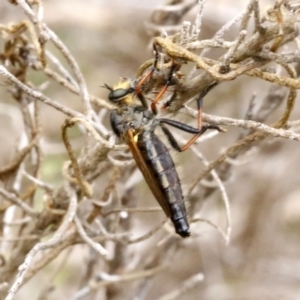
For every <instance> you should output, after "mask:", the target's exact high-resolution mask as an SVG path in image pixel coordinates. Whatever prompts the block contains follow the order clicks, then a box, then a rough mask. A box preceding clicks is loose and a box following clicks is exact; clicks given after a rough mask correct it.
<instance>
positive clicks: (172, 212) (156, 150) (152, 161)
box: [137, 130, 190, 237]
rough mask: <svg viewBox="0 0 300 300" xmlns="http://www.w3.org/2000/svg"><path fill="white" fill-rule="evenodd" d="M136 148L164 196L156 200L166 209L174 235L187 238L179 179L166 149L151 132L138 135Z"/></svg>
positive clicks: (187, 232)
mask: <svg viewBox="0 0 300 300" xmlns="http://www.w3.org/2000/svg"><path fill="white" fill-rule="evenodd" d="M137 147H138V148H139V150H140V152H141V155H142V157H143V159H144V161H145V163H146V165H147V166H148V168H149V169H150V170H151V173H152V174H153V176H154V178H155V181H156V183H157V186H158V188H159V189H160V191H161V192H162V194H163V196H164V199H157V200H158V202H159V203H161V202H164V203H163V204H164V205H162V207H163V208H164V207H165V208H166V207H167V209H165V208H164V211H165V213H166V214H167V216H169V217H170V218H171V220H172V222H173V224H174V227H175V231H176V233H178V234H179V235H180V236H182V237H187V236H189V235H190V230H189V224H188V221H187V217H186V209H185V205H184V199H183V195H182V190H181V185H180V179H179V177H178V174H177V171H176V169H175V166H174V162H173V159H172V157H171V155H170V153H169V151H168V149H167V148H166V146H165V145H164V144H163V143H162V142H161V141H160V140H159V138H158V137H157V136H156V135H155V134H154V132H153V131H151V130H149V131H142V132H141V133H140V134H138V141H137ZM165 202H166V203H165Z"/></svg>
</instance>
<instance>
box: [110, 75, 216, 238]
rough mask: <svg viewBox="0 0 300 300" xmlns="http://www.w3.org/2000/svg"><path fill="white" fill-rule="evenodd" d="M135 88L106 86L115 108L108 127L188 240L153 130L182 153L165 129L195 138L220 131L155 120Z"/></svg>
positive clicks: (174, 178)
mask: <svg viewBox="0 0 300 300" xmlns="http://www.w3.org/2000/svg"><path fill="white" fill-rule="evenodd" d="M136 84H138V83H137V82H134V81H130V80H124V81H122V82H121V83H119V84H118V85H117V86H115V87H114V88H111V87H109V86H107V85H105V87H106V88H107V89H109V90H110V93H109V96H108V98H109V100H110V101H111V102H113V103H114V104H116V105H117V108H116V109H114V110H112V112H111V114H110V122H111V127H112V129H113V131H114V133H115V134H116V135H117V136H118V137H119V138H121V139H122V140H123V141H124V142H125V143H127V145H128V146H129V148H130V150H131V152H132V155H133V158H134V160H135V161H136V164H137V166H138V167H139V169H140V171H141V172H142V174H143V176H144V178H145V180H146V182H147V184H148V186H149V188H150V190H151V191H152V193H153V195H154V197H155V198H156V200H157V201H158V203H159V204H160V206H161V207H162V209H163V210H164V212H165V214H166V215H167V216H168V217H169V218H170V219H171V221H172V222H173V224H174V227H175V231H176V233H177V234H179V235H180V236H181V237H188V236H190V229H189V223H188V220H187V214H186V208H185V204H184V198H183V193H182V189H181V184H180V179H179V177H178V174H177V171H176V169H175V165H174V162H173V159H172V157H171V155H170V153H169V151H168V149H167V147H166V146H165V145H164V144H163V142H162V141H161V140H160V139H159V138H158V136H157V135H156V134H155V130H156V128H157V127H160V128H161V129H162V132H163V133H164V134H165V136H166V137H167V139H168V141H169V143H170V144H171V146H172V147H173V148H174V149H175V150H177V151H183V150H185V149H182V148H181V147H180V146H179V144H178V143H177V141H176V140H175V138H174V136H173V135H172V133H171V132H170V131H169V129H168V128H167V127H166V125H169V126H172V127H175V128H177V129H180V130H183V131H185V132H188V133H191V134H194V135H197V136H200V135H201V134H202V133H204V132H205V131H206V130H207V129H217V130H219V131H221V129H220V128H219V127H217V126H214V125H206V126H203V127H202V128H201V129H200V130H199V129H196V128H193V127H191V126H188V125H186V124H183V123H180V122H178V121H175V120H171V119H166V118H158V117H156V116H155V114H154V113H153V112H152V111H151V110H150V109H148V107H147V104H146V101H145V98H143V96H142V95H141V93H139V94H138V95H137V94H136ZM141 97H142V98H141Z"/></svg>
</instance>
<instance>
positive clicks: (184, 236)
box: [176, 229, 191, 238]
mask: <svg viewBox="0 0 300 300" xmlns="http://www.w3.org/2000/svg"><path fill="white" fill-rule="evenodd" d="M176 233H177V234H179V235H180V236H181V237H182V238H187V237H189V236H191V232H190V230H189V229H188V230H185V231H177V232H176Z"/></svg>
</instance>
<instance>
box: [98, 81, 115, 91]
mask: <svg viewBox="0 0 300 300" xmlns="http://www.w3.org/2000/svg"><path fill="white" fill-rule="evenodd" d="M100 87H101V88H105V89H108V90H110V91H111V92H112V91H113V88H111V87H110V86H109V85H107V84H106V83H104V85H100Z"/></svg>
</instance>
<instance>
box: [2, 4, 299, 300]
mask: <svg viewBox="0 0 300 300" xmlns="http://www.w3.org/2000/svg"><path fill="white" fill-rule="evenodd" d="M8 2H10V4H7V5H8V6H9V9H10V10H13V11H16V12H23V13H24V15H25V16H26V18H25V20H22V21H21V19H22V18H20V19H19V20H15V19H16V18H18V17H16V18H13V19H12V20H8V21H7V22H6V23H3V24H0V39H1V42H0V45H1V47H2V48H1V52H0V75H1V76H0V78H1V84H2V85H1V90H3V91H1V93H2V94H1V95H2V99H3V100H1V108H2V109H1V111H2V114H3V116H6V118H8V119H9V121H8V122H7V123H6V122H5V119H4V120H3V121H2V120H1V124H2V128H3V130H2V131H3V134H2V135H0V139H1V141H2V144H3V148H4V149H10V150H9V153H6V154H5V153H4V152H3V153H2V154H1V155H2V158H1V168H0V176H1V185H0V197H1V198H0V209H1V210H0V216H1V238H0V242H1V245H0V247H1V248H0V298H1V299H6V300H10V299H13V298H14V299H66V298H70V299H74V300H75V299H78V300H79V299H160V300H167V299H168V300H170V299H278V298H280V299H282V297H281V296H282V295H287V299H297V295H298V294H297V292H299V287H298V286H297V282H299V278H298V274H297V273H298V272H297V269H298V268H297V266H296V264H297V263H298V260H299V251H298V249H299V237H300V236H299V233H298V230H296V231H297V232H296V233H295V228H299V216H300V207H299V204H298V203H297V202H299V194H300V190H299V183H300V177H299V172H298V169H299V159H298V152H299V151H298V150H297V147H298V143H297V142H299V141H300V133H298V131H299V130H298V129H299V124H300V121H299V120H300V118H299V116H300V109H299V108H297V105H296V99H297V98H296V97H297V89H299V88H300V80H299V78H298V72H299V62H300V55H299V54H300V39H299V35H298V26H299V25H298V21H299V20H300V13H299V12H300V4H299V2H298V1H284V0H278V1H275V2H274V3H272V5H271V6H269V7H267V8H265V2H263V3H262V2H260V1H259V0H249V1H248V2H247V3H246V4H245V7H244V9H242V10H241V11H239V12H238V14H237V15H236V17H233V18H231V19H227V21H226V22H225V23H222V22H223V20H216V19H215V17H214V15H213V14H212V11H209V10H208V11H207V13H206V6H208V7H209V1H208V0H207V1H206V2H207V3H206V2H205V1H201V0H200V1H188V0H186V1H184V0H177V1H166V2H167V3H166V4H165V5H162V6H160V7H157V8H155V7H153V8H152V10H153V11H152V13H151V15H150V17H148V20H147V21H146V22H145V23H144V24H143V25H141V27H142V26H145V28H146V29H147V32H148V34H149V35H151V36H152V37H153V40H151V39H150V37H146V35H145V34H143V38H144V42H141V45H142V46H141V49H139V51H137V49H135V46H134V45H135V44H134V42H133V43H132V46H131V45H130V41H129V40H128V41H127V40H126V34H125V31H126V30H125V29H122V28H119V29H118V30H119V31H121V32H123V34H124V36H125V37H124V39H123V40H121V39H120V40H119V41H118V42H119V44H120V48H122V47H124V48H125V47H128V49H129V50H130V52H131V53H133V54H132V55H133V57H134V58H135V59H136V60H139V58H140V57H139V55H141V54H138V53H137V52H140V51H141V52H144V53H146V54H145V57H144V58H143V59H146V57H148V58H151V51H148V50H149V49H148V48H147V46H146V45H145V41H146V42H148V43H149V44H151V43H152V42H154V43H155V44H156V45H157V47H158V48H159V49H160V53H161V54H163V55H164V57H168V58H172V60H173V61H175V62H176V63H177V64H178V65H179V66H180V70H178V72H177V75H178V78H177V81H176V84H175V85H173V86H171V88H170V89H169V91H168V92H167V93H166V97H165V100H164V101H162V102H165V101H167V100H169V99H170V97H172V104H171V105H170V106H169V107H168V109H167V110H160V113H161V114H165V115H166V116H168V117H171V118H174V119H181V121H184V122H187V123H189V124H193V126H195V124H196V117H197V111H196V109H195V101H193V100H195V97H197V96H198V95H199V94H201V93H202V92H203V91H204V90H205V89H207V87H208V86H210V85H211V84H213V83H217V86H216V87H215V88H214V89H213V90H212V91H211V92H210V93H209V94H208V95H207V96H206V97H205V99H204V103H205V104H204V112H207V111H211V112H213V113H214V115H209V114H206V113H205V114H204V116H203V117H204V121H205V122H208V123H210V124H214V125H219V126H221V127H222V128H226V129H227V132H226V133H217V134H216V133H210V134H207V135H205V136H204V137H203V138H200V139H199V140H197V142H196V143H195V144H194V145H193V146H191V148H190V149H189V150H188V151H187V152H188V153H187V154H178V156H177V157H178V160H179V159H180V162H178V166H179V165H181V166H182V173H181V174H182V182H183V187H184V194H185V199H186V202H187V206H188V211H189V220H190V224H191V232H192V236H191V237H190V238H189V239H185V240H183V239H180V238H179V237H177V236H175V234H174V229H173V227H172V225H171V224H169V221H167V220H166V219H165V217H164V215H163V213H162V212H161V209H160V208H159V207H158V206H155V203H156V202H154V199H153V196H152V194H151V193H150V191H149V190H148V188H147V186H146V185H145V184H143V183H141V181H143V179H142V177H141V175H140V174H139V172H137V171H136V165H135V162H134V161H133V159H132V157H131V155H130V153H129V152H128V147H127V146H126V145H124V144H120V142H119V141H118V140H116V138H115V137H114V135H113V134H112V131H111V128H110V126H109V124H108V120H107V117H108V116H109V112H110V110H111V109H112V108H113V105H112V104H110V103H109V102H108V101H107V100H106V99H102V98H100V97H97V96H95V95H93V94H92V93H91V92H90V90H91V89H90V88H88V86H87V82H89V80H92V79H91V76H88V75H86V74H84V73H83V72H82V70H81V68H80V66H79V63H78V61H77V60H76V59H75V56H74V55H73V54H72V52H74V51H75V50H74V49H76V46H80V43H81V42H80V43H77V44H75V45H72V46H67V43H66V42H65V41H64V40H63V39H62V38H61V37H60V34H59V33H56V32H59V29H57V30H56V31H54V30H53V29H51V28H50V25H48V23H47V22H46V21H45V17H44V9H45V7H48V6H47V5H46V1H45V7H44V4H43V2H42V0H15V1H8ZM228 2H229V3H228V4H226V5H228V7H226V6H225V8H226V9H228V15H232V11H231V9H232V8H233V7H234V5H235V3H236V2H235V1H228ZM231 2H232V3H231ZM87 3H89V4H86V5H87V6H88V5H91V3H90V2H88V1H87ZM217 3H218V4H216V6H217V5H221V6H222V5H223V7H224V4H221V3H219V2H217ZM59 5H62V4H58V6H57V7H59ZM70 5H71V4H70ZM107 5H108V4H107ZM45 12H46V10H45ZM52 13H53V14H55V11H52ZM118 13H120V14H122V10H121V11H119V12H118ZM124 13H125V12H124ZM137 18H138V16H137ZM186 19H191V20H193V21H192V22H187V21H185V20H186ZM120 22H121V21H120ZM128 23H129V22H128ZM116 26H118V24H117V25H116ZM205 26H207V27H205ZM209 26H211V27H214V28H217V30H216V32H215V33H212V31H213V30H212V29H211V28H210V29H209ZM128 28H130V25H129V27H128ZM203 28H204V29H203ZM114 30H116V28H114ZM107 31H109V29H107ZM203 31H205V32H203ZM87 32H88V30H86V32H85V33H84V34H86V35H88V33H87ZM208 32H209V34H208ZM127 33H128V32H127ZM84 34H83V35H84ZM136 34H137V33H136ZM106 35H107V36H106V38H108V37H110V38H113V37H114V36H117V33H116V32H114V31H113V29H111V31H110V32H107V33H106ZM61 36H63V34H61ZM91 39H92V38H91ZM131 41H133V40H131ZM89 42H91V41H90V40H85V39H84V37H82V43H83V44H84V43H86V51H87V52H88V53H93V46H92V44H91V45H90V44H88V43H89ZM106 43H108V42H104V44H106ZM104 44H103V45H102V47H103V49H106V48H105V47H106V45H104ZM82 47H83V46H82ZM105 51H107V52H108V53H109V51H110V50H107V49H106V50H103V52H105ZM135 53H137V54H135ZM91 59H92V56H91ZM84 60H86V61H87V60H89V55H86V56H85V58H84ZM106 60H107V59H106ZM128 60H130V59H128ZM128 60H126V59H125V58H124V59H123V60H122V59H120V61H118V60H117V59H116V60H115V61H116V64H118V66H119V67H120V68H123V67H124V69H130V70H133V69H134V68H135V69H136V78H139V76H141V74H142V73H143V72H144V71H145V70H147V69H148V68H149V67H151V64H152V63H153V58H151V59H150V60H147V61H145V62H144V63H141V62H142V61H139V64H140V67H137V66H138V65H139V64H137V63H136V61H134V59H132V61H133V62H134V63H133V65H135V67H133V66H132V65H131V66H130V67H129V64H130V63H129V62H128ZM112 61H113V58H111V59H110V62H109V64H113V62H112ZM122 64H124V66H123V65H122ZM126 64H127V65H126ZM81 65H83V62H82V61H81ZM93 67H94V68H97V69H98V71H97V72H98V73H100V75H99V78H101V79H98V78H95V74H94V75H93V81H94V82H97V83H98V85H100V84H101V80H102V79H103V78H105V70H108V67H107V66H106V65H105V64H104V63H103V65H101V64H100V65H97V66H95V64H94V65H93ZM168 71H169V66H168V65H164V64H161V67H160V70H159V71H158V72H157V74H154V76H153V77H152V78H150V80H149V82H148V85H147V86H145V87H144V93H145V95H146V96H147V98H148V99H153V97H154V95H155V92H156V91H157V90H158V87H160V86H161V83H162V82H165V81H166V79H167V76H168ZM179 71H180V72H179ZM127 74H128V72H127ZM127 74H120V75H121V76H122V75H125V76H126V75H127ZM87 77H89V79H88V78H87ZM108 80H111V78H110V77H108ZM108 83H110V82H108ZM154 91H155V92H154ZM95 93H100V92H99V90H98V89H97V87H95ZM103 93H104V91H103ZM103 95H104V94H103ZM55 99H60V100H55ZM74 99H77V100H78V99H79V100H80V102H79V101H77V102H76V100H75V101H74ZM74 102H75V103H74ZM298 106H299V105H298ZM47 107H52V108H53V109H54V110H56V111H58V112H60V115H59V116H55V114H54V110H47ZM10 124H13V126H11V125H10ZM52 126H53V128H52ZM12 127H13V128H12ZM59 128H61V129H59ZM71 129H72V130H71ZM51 130H53V135H54V136H56V138H57V141H56V142H53V143H51V142H50V143H49V142H48V146H46V144H47V142H45V141H46V140H47V136H48V138H49V135H51V133H50V134H49V132H51ZM297 130H298V131H297ZM5 134H6V135H5ZM176 138H178V140H179V141H180V143H182V144H184V143H185V142H186V140H187V137H186V136H185V135H183V136H182V135H181V133H179V132H177V133H176ZM290 140H292V141H290ZM204 142H205V143H204ZM200 143H201V147H200V146H199V144H200ZM57 145H58V146H57ZM200 148H201V152H200ZM49 149H50V150H49ZM57 152H58V153H59V155H60V156H59V157H60V159H63V160H65V162H64V163H61V161H60V160H59V161H57V160H56V159H55V158H54V157H53V153H57ZM5 155H6V156H5ZM49 166H51V171H48V170H49ZM45 172H46V173H47V172H48V173H49V172H50V173H51V174H52V175H51V176H52V177H51V176H50V177H49V176H48V178H47V176H46V175H45ZM53 174H54V175H53ZM55 177H57V178H58V179H57V178H55ZM297 200H298V201H297ZM49 266H51V268H49ZM70 270H71V271H72V274H71V275H70V274H68V271H69V272H70ZM58 275H60V276H63V277H65V278H67V279H66V280H65V281H64V283H63V284H59V283H58V282H57V281H55V279H56V278H57V277H58ZM24 295H26V296H24Z"/></svg>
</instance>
